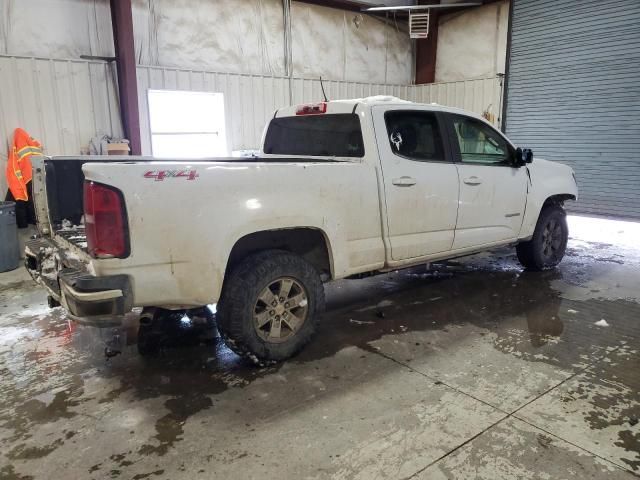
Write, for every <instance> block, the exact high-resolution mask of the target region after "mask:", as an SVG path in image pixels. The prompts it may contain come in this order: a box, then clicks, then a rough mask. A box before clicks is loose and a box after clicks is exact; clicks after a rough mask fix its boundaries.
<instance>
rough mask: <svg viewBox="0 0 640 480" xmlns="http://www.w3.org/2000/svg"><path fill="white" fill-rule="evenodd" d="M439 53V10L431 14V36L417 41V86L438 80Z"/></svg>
mask: <svg viewBox="0 0 640 480" xmlns="http://www.w3.org/2000/svg"><path fill="white" fill-rule="evenodd" d="M433 3H440V2H439V1H436V2H434V1H425V0H420V1H419V2H418V4H422V5H426V4H433ZM437 51H438V9H432V10H431V11H430V12H429V36H428V37H427V38H425V39H423V40H416V85H418V84H421V83H433V82H435V80H436V53H437Z"/></svg>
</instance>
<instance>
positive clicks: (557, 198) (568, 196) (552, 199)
mask: <svg viewBox="0 0 640 480" xmlns="http://www.w3.org/2000/svg"><path fill="white" fill-rule="evenodd" d="M575 199H576V196H575V195H574V194H572V193H558V194H555V195H550V196H548V197H547V198H546V199H545V201H544V202H542V206H541V207H540V212H541V211H542V210H543V209H544V208H546V207H548V206H550V205H559V206H561V207H562V206H563V205H564V202H566V201H567V200H575ZM540 212H538V217H539V216H540Z"/></svg>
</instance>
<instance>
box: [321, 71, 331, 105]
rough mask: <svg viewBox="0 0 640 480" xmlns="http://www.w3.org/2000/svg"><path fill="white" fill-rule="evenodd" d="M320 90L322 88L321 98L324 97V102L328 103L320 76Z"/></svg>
mask: <svg viewBox="0 0 640 480" xmlns="http://www.w3.org/2000/svg"><path fill="white" fill-rule="evenodd" d="M320 88H322V96H323V97H324V101H325V102H328V101H329V100H328V99H327V94H326V93H325V91H324V85H323V84H322V76H320Z"/></svg>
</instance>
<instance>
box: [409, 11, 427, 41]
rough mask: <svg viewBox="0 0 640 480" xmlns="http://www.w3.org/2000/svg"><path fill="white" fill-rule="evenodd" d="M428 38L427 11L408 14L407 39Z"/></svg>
mask: <svg viewBox="0 0 640 480" xmlns="http://www.w3.org/2000/svg"><path fill="white" fill-rule="evenodd" d="M428 36H429V11H428V10H427V12H426V13H409V37H410V38H418V39H419V38H427V37H428Z"/></svg>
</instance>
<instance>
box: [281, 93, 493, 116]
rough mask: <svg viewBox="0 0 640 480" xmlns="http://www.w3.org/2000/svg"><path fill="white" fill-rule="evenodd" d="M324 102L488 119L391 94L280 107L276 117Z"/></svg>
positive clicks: (337, 109)
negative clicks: (447, 113) (438, 112)
mask: <svg viewBox="0 0 640 480" xmlns="http://www.w3.org/2000/svg"><path fill="white" fill-rule="evenodd" d="M322 104H326V110H325V111H326V113H351V112H353V111H354V110H355V108H356V106H358V105H362V106H365V107H368V108H370V107H374V106H377V105H393V106H398V107H403V106H414V107H422V108H423V109H424V110H433V111H440V112H451V113H460V114H464V115H467V116H472V117H475V118H478V119H481V120H483V121H485V122H486V120H485V119H484V118H483V117H482V116H480V115H478V114H477V113H474V112H470V111H469V110H464V109H462V108H456V107H447V106H444V105H440V104H438V103H417V102H410V101H408V100H403V99H401V98H398V97H394V96H391V95H374V96H371V97H364V98H350V99H341V100H329V101H328V102H322V101H321V102H316V103H309V104H301V105H292V106H289V107H283V108H280V109H278V110H277V111H276V113H275V115H274V117H288V116H294V115H296V114H297V112H298V111H299V110H300V109H301V108H303V107H307V106H312V107H313V106H319V105H322Z"/></svg>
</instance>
